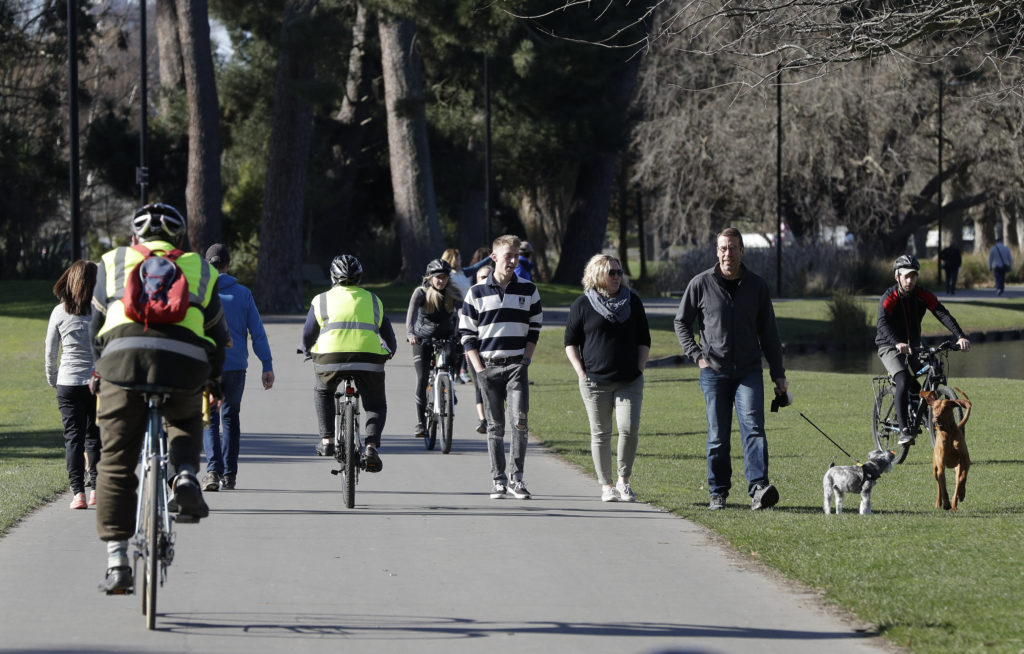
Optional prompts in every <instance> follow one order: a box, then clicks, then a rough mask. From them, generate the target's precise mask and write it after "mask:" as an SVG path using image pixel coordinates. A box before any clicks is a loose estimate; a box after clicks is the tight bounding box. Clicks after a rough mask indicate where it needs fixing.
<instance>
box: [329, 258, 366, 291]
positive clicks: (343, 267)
mask: <svg viewBox="0 0 1024 654" xmlns="http://www.w3.org/2000/svg"><path fill="white" fill-rule="evenodd" d="M362 276H363V265H362V264H361V263H359V259H356V258H355V257H354V256H352V255H351V254H339V255H338V256H336V257H334V260H333V261H331V284H334V285H335V286H337V285H338V284H345V285H351V284H358V283H359V278H360V277H362Z"/></svg>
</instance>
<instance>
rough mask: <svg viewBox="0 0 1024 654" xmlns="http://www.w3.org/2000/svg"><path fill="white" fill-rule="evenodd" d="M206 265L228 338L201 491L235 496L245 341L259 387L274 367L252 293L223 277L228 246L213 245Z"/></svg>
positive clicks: (207, 431)
mask: <svg viewBox="0 0 1024 654" xmlns="http://www.w3.org/2000/svg"><path fill="white" fill-rule="evenodd" d="M206 260H207V261H209V262H210V265H212V266H213V267H214V268H216V269H217V272H219V273H220V274H219V275H218V276H217V294H218V295H219V296H220V303H221V306H223V307H224V319H225V320H226V321H227V323H228V331H229V332H231V347H229V348H226V349H225V350H224V372H223V373H221V379H220V387H221V392H222V393H223V394H224V398H223V399H222V400H221V401H220V403H219V406H216V407H211V408H210V424H208V425H207V426H206V427H205V428H204V429H203V449H204V450H206V475H205V476H204V477H203V490H206V491H216V490H219V489H221V488H223V489H225V490H234V489H235V484H236V483H237V482H238V449H239V445H240V443H241V439H242V427H241V424H240V419H239V417H240V414H241V410H242V393H243V391H245V371H246V369H247V368H248V367H249V347H248V345H247V343H248V341H249V338H252V350H253V352H254V353H255V354H256V356H257V358H259V360H260V362H261V363H262V364H263V375H262V377H261V379H260V381H261V382H262V383H263V388H264V390H270V389H271V388H273V386H274V362H273V358H272V357H271V355H270V341H268V340H267V332H266V330H265V329H264V328H263V320H262V319H261V318H260V312H259V310H258V309H257V308H256V301H255V300H253V297H252V292H250V291H249V289H248V288H246V287H245V286H243V285H242V284H239V283H238V280H237V279H236V278H234V277H232V276H231V275H229V274H228V268H229V267H230V265H231V252H230V251H229V250H228V246H226V245H224V244H222V243H214V244H213V245H211V246H210V247H209V249H207V250H206ZM221 425H223V431H222V430H221Z"/></svg>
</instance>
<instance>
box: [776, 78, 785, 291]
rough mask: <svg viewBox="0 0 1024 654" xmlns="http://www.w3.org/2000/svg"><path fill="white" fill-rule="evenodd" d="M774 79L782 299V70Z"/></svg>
mask: <svg viewBox="0 0 1024 654" xmlns="http://www.w3.org/2000/svg"><path fill="white" fill-rule="evenodd" d="M783 68H784V66H783V65H782V62H779V67H778V70H777V74H776V77H775V251H776V252H775V289H776V293H778V297H782V69H783Z"/></svg>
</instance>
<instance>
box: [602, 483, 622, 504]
mask: <svg viewBox="0 0 1024 654" xmlns="http://www.w3.org/2000/svg"><path fill="white" fill-rule="evenodd" d="M601 501H602V502H618V501H619V491H617V490H616V489H615V487H614V486H609V487H608V488H605V489H604V490H602V491H601Z"/></svg>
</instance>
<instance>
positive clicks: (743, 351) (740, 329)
mask: <svg viewBox="0 0 1024 654" xmlns="http://www.w3.org/2000/svg"><path fill="white" fill-rule="evenodd" d="M698 320H699V321H700V325H701V326H700V344H699V345H698V343H697V340H696V339H695V337H694V331H693V325H694V323H695V322H696V321H698ZM675 328H676V336H677V337H679V343H680V344H681V345H682V346H683V352H684V353H685V354H686V356H688V357H690V358H691V359H692V360H693V361H694V363H696V362H697V359H699V358H700V357H704V360H705V361H707V362H708V365H710V366H711V367H712V368H713V369H714V370H715V371H717V372H720V373H722V374H726V375H730V376H734V377H742V376H745V375H747V374H749V373H751V372H753V371H755V370H761V368H762V367H761V355H762V354H763V355H764V358H765V359H766V360H767V361H768V370H769V372H770V374H771V378H772V380H776V379H780V378H782V377H785V376H786V369H785V368H784V367H783V365H782V341H781V340H780V339H779V330H778V327H777V326H776V324H775V309H774V307H772V300H771V292H770V291H769V290H768V284H767V283H766V282H765V281H764V279H762V278H761V277H760V276H758V275H756V274H755V273H753V272H751V271H750V270H748V269H747V267H746V266H743V265H741V266H740V282H739V286H737V288H736V297H735V298H733V297H732V296H730V295H729V291H728V290H727V289H726V287H725V279H724V278H723V277H722V273H721V272H720V271H719V268H718V264H715V267H714V268H711V269H710V270H705V271H704V272H702V273H700V274H699V275H697V276H696V277H694V278H693V279H691V280H690V283H689V284H688V285H687V287H686V292H685V293H683V299H682V301H681V302H680V303H679V311H677V312H676V318H675Z"/></svg>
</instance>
